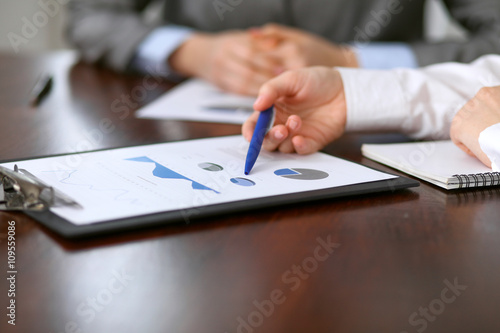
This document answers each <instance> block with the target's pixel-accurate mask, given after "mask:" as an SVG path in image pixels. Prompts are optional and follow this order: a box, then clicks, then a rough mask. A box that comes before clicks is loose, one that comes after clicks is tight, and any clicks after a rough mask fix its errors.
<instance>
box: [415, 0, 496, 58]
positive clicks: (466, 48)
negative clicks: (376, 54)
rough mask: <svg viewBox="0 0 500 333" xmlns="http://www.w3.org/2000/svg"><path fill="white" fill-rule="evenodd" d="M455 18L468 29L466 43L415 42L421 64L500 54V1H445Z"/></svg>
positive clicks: (416, 52)
mask: <svg viewBox="0 0 500 333" xmlns="http://www.w3.org/2000/svg"><path fill="white" fill-rule="evenodd" d="M444 3H445V4H446V6H447V7H448V9H449V11H450V13H451V15H452V17H453V18H454V19H455V20H457V21H458V23H460V24H461V25H462V26H463V27H464V28H465V29H466V30H467V31H468V40H467V41H466V42H445V43H425V42H417V43H413V44H411V46H412V48H413V50H414V52H415V55H416V57H417V61H418V63H419V65H420V66H426V65H430V64H433V63H438V62H449V61H456V62H465V63H469V62H471V61H473V60H475V59H477V58H479V57H480V56H481V55H484V54H494V53H496V54H498V53H500V1H498V0H444Z"/></svg>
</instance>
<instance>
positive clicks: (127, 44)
mask: <svg viewBox="0 0 500 333" xmlns="http://www.w3.org/2000/svg"><path fill="white" fill-rule="evenodd" d="M151 2H152V1H151V0H133V1H131V0H74V1H71V2H70V3H69V6H70V7H69V9H70V19H69V23H68V30H67V34H68V38H69V40H70V41H71V42H72V43H73V44H74V45H75V46H76V48H78V49H79V50H80V52H81V55H82V57H83V59H84V60H86V61H89V62H97V63H102V64H103V65H105V66H107V67H111V68H113V69H115V70H118V71H124V70H126V69H127V66H128V65H129V64H130V62H131V60H132V58H133V57H134V54H135V52H136V49H137V46H138V45H139V43H140V42H141V41H142V40H143V39H144V38H145V37H146V36H147V35H148V34H149V33H150V32H151V31H152V29H154V28H155V27H154V26H151V25H148V24H146V23H145V22H144V20H143V18H142V11H143V10H144V9H145V8H146V7H147V5H149V4H150V3H151Z"/></svg>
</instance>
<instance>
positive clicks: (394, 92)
mask: <svg viewBox="0 0 500 333" xmlns="http://www.w3.org/2000/svg"><path fill="white" fill-rule="evenodd" d="M337 70H338V71H339V72H340V75H341V76H342V81H343V84H344V92H345V98H346V104H347V123H346V130H347V131H366V130H370V131H398V132H399V131H401V130H402V128H403V127H404V126H403V125H404V121H405V120H406V119H407V118H408V110H407V108H408V106H407V102H406V101H405V99H404V97H403V96H404V94H403V92H402V91H401V86H400V84H399V82H398V78H397V76H396V75H395V74H394V73H393V72H388V71H377V70H360V69H352V68H337Z"/></svg>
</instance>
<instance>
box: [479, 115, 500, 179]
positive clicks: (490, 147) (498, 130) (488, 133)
mask: <svg viewBox="0 0 500 333" xmlns="http://www.w3.org/2000/svg"><path fill="white" fill-rule="evenodd" d="M479 146H480V147H481V150H482V151H483V152H484V153H485V154H486V156H488V158H489V159H490V161H491V168H492V169H493V171H495V172H500V123H498V124H495V125H492V126H490V127H488V128H486V129H485V130H484V131H482V132H481V134H479Z"/></svg>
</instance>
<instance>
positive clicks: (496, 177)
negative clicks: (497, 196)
mask: <svg viewBox="0 0 500 333" xmlns="http://www.w3.org/2000/svg"><path fill="white" fill-rule="evenodd" d="M453 177H456V178H457V179H458V188H469V187H481V186H496V185H500V172H486V173H478V174H471V175H453Z"/></svg>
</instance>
